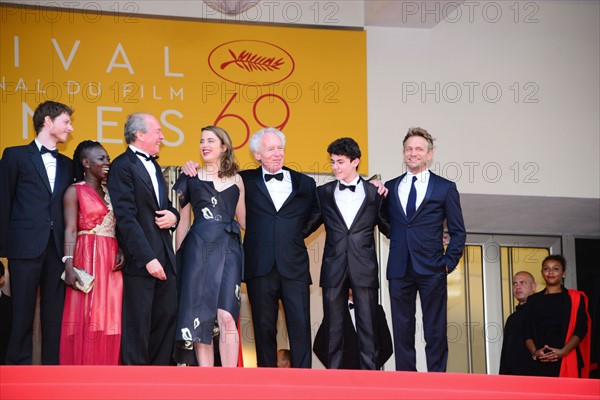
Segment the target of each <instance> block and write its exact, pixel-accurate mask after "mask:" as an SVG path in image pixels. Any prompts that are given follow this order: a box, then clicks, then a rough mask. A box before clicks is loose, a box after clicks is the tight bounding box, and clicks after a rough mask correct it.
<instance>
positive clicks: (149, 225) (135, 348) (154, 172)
mask: <svg viewBox="0 0 600 400" xmlns="http://www.w3.org/2000/svg"><path fill="white" fill-rule="evenodd" d="M163 139H164V136H163V134H162V130H161V126H160V123H159V122H158V120H157V119H156V118H155V117H154V116H152V115H150V114H145V113H134V114H131V115H129V117H128V118H127V122H126V123H125V141H126V142H127V144H128V145H129V147H128V148H127V150H125V152H124V153H123V154H121V155H120V156H118V157H117V158H115V160H114V161H113V163H112V164H111V166H110V173H109V176H108V191H109V194H110V198H111V201H112V205H113V209H114V212H115V216H116V218H117V239H118V241H119V247H120V248H121V249H123V252H124V253H125V267H124V269H123V330H122V332H123V334H122V340H121V343H122V344H121V359H122V362H123V364H125V365H169V364H170V363H171V354H172V352H173V344H174V340H175V320H176V318H177V288H176V282H175V273H176V270H175V254H174V250H173V238H172V236H171V229H172V228H174V227H175V225H176V224H177V222H178V221H179V213H178V212H177V210H176V209H175V208H173V206H172V205H171V201H170V200H169V197H168V188H167V184H166V182H165V178H164V176H163V174H162V170H161V168H160V165H158V163H157V162H156V158H157V155H158V153H159V151H160V145H161V142H162V140H163Z"/></svg>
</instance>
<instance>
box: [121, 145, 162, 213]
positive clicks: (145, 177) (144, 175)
mask: <svg viewBox="0 0 600 400" xmlns="http://www.w3.org/2000/svg"><path fill="white" fill-rule="evenodd" d="M127 151H128V152H129V160H130V161H131V162H132V163H133V164H134V168H135V169H136V170H137V173H138V175H139V176H140V178H141V179H142V182H144V185H146V186H147V187H148V190H150V192H151V193H152V197H153V198H154V201H155V202H156V204H158V199H157V198H156V192H155V191H154V185H153V184H152V179H150V173H149V172H148V170H147V169H146V167H144V165H143V164H142V160H140V159H139V158H138V156H136V155H135V153H134V152H133V151H132V150H131V149H130V148H129V147H128V148H127Z"/></svg>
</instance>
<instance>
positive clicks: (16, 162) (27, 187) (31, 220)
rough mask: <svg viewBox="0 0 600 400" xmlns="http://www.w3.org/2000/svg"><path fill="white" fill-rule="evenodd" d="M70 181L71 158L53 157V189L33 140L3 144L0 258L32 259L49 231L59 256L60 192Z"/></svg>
mask: <svg viewBox="0 0 600 400" xmlns="http://www.w3.org/2000/svg"><path fill="white" fill-rule="evenodd" d="M72 182H73V163H72V162H71V159H70V158H68V157H66V156H64V155H62V154H59V155H58V157H57V158H56V178H55V181H54V191H52V190H51V189H50V182H49V181H48V174H47V173H46V167H45V166H44V161H43V160H42V156H41V154H40V151H39V149H38V148H37V146H36V144H35V142H34V141H32V142H31V143H30V144H28V145H26V146H15V147H7V148H6V149H5V150H4V154H3V156H2V161H0V183H1V185H0V186H2V189H1V190H0V257H8V258H9V259H10V258H21V259H34V258H37V257H39V256H40V255H41V254H42V252H43V251H44V250H45V249H46V246H47V244H48V239H49V238H50V233H53V235H54V243H55V245H56V251H57V253H58V255H59V257H62V255H63V243H64V233H65V222H64V217H63V194H64V192H65V190H66V189H67V188H68V187H69V185H70V184H71V183H72Z"/></svg>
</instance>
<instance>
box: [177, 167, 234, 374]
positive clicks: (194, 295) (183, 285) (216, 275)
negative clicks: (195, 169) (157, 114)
mask: <svg viewBox="0 0 600 400" xmlns="http://www.w3.org/2000/svg"><path fill="white" fill-rule="evenodd" d="M173 190H175V191H176V193H177V195H178V197H179V203H180V205H181V206H182V207H183V206H185V205H187V204H188V203H190V204H191V206H192V209H193V211H194V222H193V224H192V226H191V228H190V231H189V232H188V234H187V236H186V237H185V239H184V241H183V243H182V244H181V247H180V249H179V251H178V252H177V268H178V273H177V282H178V293H179V313H178V318H177V330H176V338H175V339H176V341H177V342H178V343H177V347H178V348H179V349H188V350H191V349H192V344H193V343H194V342H196V343H198V342H199V343H204V344H210V343H211V342H212V340H213V330H214V327H215V320H216V318H217V308H220V309H223V310H226V311H228V312H229V313H230V314H231V315H232V316H233V319H234V320H235V321H236V322H237V320H238V315H239V311H240V295H241V289H240V285H241V279H242V268H243V266H242V263H243V259H244V257H243V254H242V246H241V238H240V229H239V226H238V224H237V222H236V221H235V220H234V216H235V209H236V206H237V203H238V199H239V197H240V190H239V188H238V186H237V185H232V186H230V187H228V188H227V189H224V190H223V191H221V192H219V191H218V190H216V189H215V187H214V185H213V183H212V182H210V181H202V180H200V179H198V177H188V176H186V175H183V174H182V175H181V176H180V177H179V179H178V180H177V182H175V185H174V186H173ZM178 353H180V352H179V351H175V358H176V361H178V362H185V363H188V361H189V354H188V355H187V356H185V357H178V356H177V354H178ZM178 358H179V360H178Z"/></svg>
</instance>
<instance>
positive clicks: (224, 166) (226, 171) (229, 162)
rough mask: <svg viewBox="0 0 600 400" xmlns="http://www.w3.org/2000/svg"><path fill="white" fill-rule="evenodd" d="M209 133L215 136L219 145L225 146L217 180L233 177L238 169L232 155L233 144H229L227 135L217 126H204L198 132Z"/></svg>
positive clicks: (229, 139)
mask: <svg viewBox="0 0 600 400" xmlns="http://www.w3.org/2000/svg"><path fill="white" fill-rule="evenodd" d="M200 131H201V132H203V131H209V132H212V133H214V134H215V136H217V137H218V138H219V140H220V141H221V144H223V145H225V147H226V150H225V152H223V154H222V156H221V165H220V166H219V178H222V177H224V176H234V175H235V174H237V172H238V171H239V169H240V167H239V165H238V163H237V161H236V160H235V155H234V154H233V143H232V142H231V138H230V137H229V134H228V133H227V132H226V131H225V129H223V128H219V127H218V126H212V125H209V126H206V127H204V128H202V129H201V130H200Z"/></svg>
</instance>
